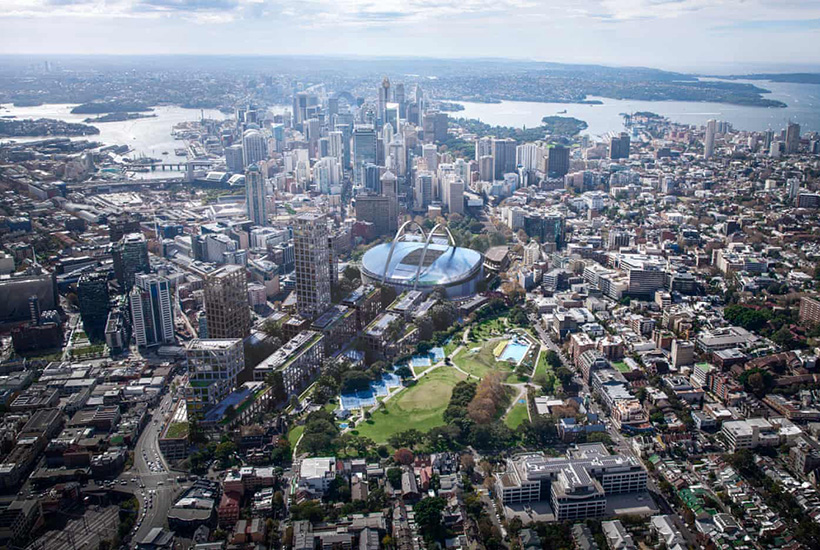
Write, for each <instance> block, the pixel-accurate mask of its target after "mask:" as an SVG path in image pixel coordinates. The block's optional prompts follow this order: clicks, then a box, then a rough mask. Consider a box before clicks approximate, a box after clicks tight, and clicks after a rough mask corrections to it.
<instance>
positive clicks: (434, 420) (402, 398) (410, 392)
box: [355, 366, 466, 443]
mask: <svg viewBox="0 0 820 550" xmlns="http://www.w3.org/2000/svg"><path fill="white" fill-rule="evenodd" d="M465 378H466V377H465V376H464V375H463V374H462V373H460V372H458V371H457V370H456V369H454V368H451V367H447V366H442V367H439V368H437V369H435V370H433V371H431V372H430V373H429V374H425V375H424V376H422V377H421V379H419V381H418V383H417V384H416V385H415V386H412V387H410V388H407V389H404V390H401V392H400V393H398V394H396V396H395V397H392V398H390V400H388V401H387V403H386V404H385V405H383V406H382V407H380V408H379V409H378V410H377V411H376V412H374V413H373V416H372V417H371V418H370V419H369V420H366V421H364V422H362V423H360V424H358V425H357V426H356V430H355V431H356V432H357V433H358V434H359V435H362V436H366V437H369V438H370V439H372V440H373V441H375V442H376V443H384V442H386V441H387V438H388V437H390V436H391V435H393V434H395V433H398V432H401V431H404V430H408V429H410V428H415V429H417V430H419V431H421V432H426V431H428V430H430V429H431V428H434V427H436V426H441V425H443V424H444V419H443V416H442V415H443V414H444V409H446V408H447V404H448V403H449V402H450V395H451V394H452V393H453V387H454V386H455V385H456V383H458V382H459V381H461V380H464V379H465Z"/></svg>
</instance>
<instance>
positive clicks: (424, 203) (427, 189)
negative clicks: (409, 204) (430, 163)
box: [413, 170, 434, 212]
mask: <svg viewBox="0 0 820 550" xmlns="http://www.w3.org/2000/svg"><path fill="white" fill-rule="evenodd" d="M433 178H434V176H433V173H432V172H430V171H429V170H425V171H422V172H416V185H415V189H414V190H413V198H414V201H413V202H414V206H415V209H416V211H417V212H423V211H425V210H427V207H428V206H429V205H430V203H431V202H433Z"/></svg>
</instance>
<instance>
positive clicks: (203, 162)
mask: <svg viewBox="0 0 820 550" xmlns="http://www.w3.org/2000/svg"><path fill="white" fill-rule="evenodd" d="M213 163H214V161H213V160H211V159H195V160H188V161H184V162H182V161H176V162H168V161H157V162H129V163H126V164H124V165H123V166H124V168H125V169H126V170H131V171H135V172H144V171H146V170H145V169H146V168H147V169H148V170H150V171H151V172H156V171H157V170H162V171H163V172H165V171H171V172H174V171H176V172H186V171H188V170H195V169H197V168H210V167H211V165H213Z"/></svg>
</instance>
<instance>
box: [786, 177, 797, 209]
mask: <svg viewBox="0 0 820 550" xmlns="http://www.w3.org/2000/svg"><path fill="white" fill-rule="evenodd" d="M786 184H787V185H788V188H789V195H788V197H789V204H793V203H794V201H795V199H797V195H799V194H800V180H799V179H797V178H789V179H788V180H787V181H786Z"/></svg>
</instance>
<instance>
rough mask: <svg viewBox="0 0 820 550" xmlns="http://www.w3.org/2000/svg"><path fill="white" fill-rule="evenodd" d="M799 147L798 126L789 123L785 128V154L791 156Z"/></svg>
mask: <svg viewBox="0 0 820 550" xmlns="http://www.w3.org/2000/svg"><path fill="white" fill-rule="evenodd" d="M799 147H800V125H799V124H797V123H795V122H789V125H788V126H786V154H787V155H793V154H795V153H796V152H797V149H798V148H799Z"/></svg>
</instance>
